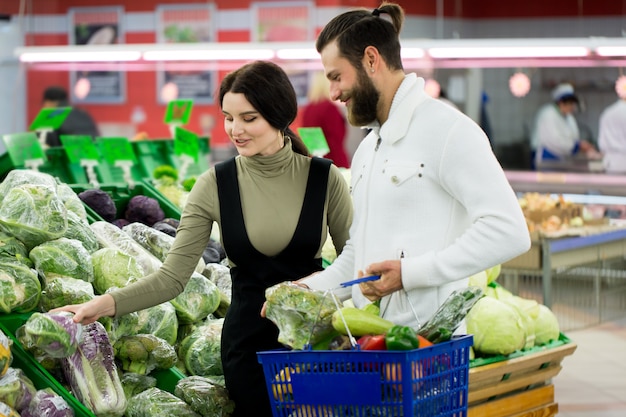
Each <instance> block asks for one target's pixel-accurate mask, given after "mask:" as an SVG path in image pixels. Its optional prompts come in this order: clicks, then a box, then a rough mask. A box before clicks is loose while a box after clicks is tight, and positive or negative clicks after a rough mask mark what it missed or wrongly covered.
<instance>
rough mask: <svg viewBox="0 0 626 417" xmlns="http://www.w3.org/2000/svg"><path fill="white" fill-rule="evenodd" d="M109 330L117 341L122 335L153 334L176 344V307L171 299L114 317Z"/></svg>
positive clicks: (112, 339)
mask: <svg viewBox="0 0 626 417" xmlns="http://www.w3.org/2000/svg"><path fill="white" fill-rule="evenodd" d="M111 327H112V328H111V331H110V332H109V334H110V337H111V341H112V342H113V343H115V341H116V340H117V339H119V338H120V337H122V336H131V335H135V334H144V333H148V334H153V335H155V336H157V337H160V338H161V339H164V340H165V341H167V343H169V344H170V345H174V344H175V343H176V340H177V336H178V317H177V316H176V309H174V306H173V305H172V303H170V302H169V301H167V302H165V303H161V304H158V305H156V306H153V307H149V308H146V309H143V310H139V311H136V312H134V313H129V314H125V315H123V316H121V317H116V318H115V319H113V324H112V326H111Z"/></svg>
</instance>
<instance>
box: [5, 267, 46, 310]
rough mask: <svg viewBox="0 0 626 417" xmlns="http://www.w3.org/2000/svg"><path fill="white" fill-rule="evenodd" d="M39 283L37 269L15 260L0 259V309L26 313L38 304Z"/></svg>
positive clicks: (39, 294) (39, 295)
mask: <svg viewBox="0 0 626 417" xmlns="http://www.w3.org/2000/svg"><path fill="white" fill-rule="evenodd" d="M40 297H41V283H40V281H39V276H38V275H37V271H35V270H34V269H32V268H29V267H27V266H26V265H24V264H22V263H20V262H17V261H7V260H6V259H5V260H0V311H1V312H3V313H27V312H29V311H33V310H34V309H35V308H36V307H37V305H38V304H39V299H40Z"/></svg>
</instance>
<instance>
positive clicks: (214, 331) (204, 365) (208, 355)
mask: <svg viewBox="0 0 626 417" xmlns="http://www.w3.org/2000/svg"><path fill="white" fill-rule="evenodd" d="M223 324H224V319H217V320H209V321H207V322H206V323H203V324H202V325H200V326H198V327H196V328H195V329H194V330H193V331H192V332H191V334H190V335H189V336H187V337H186V338H184V339H183V341H182V342H181V343H180V345H179V347H178V356H179V357H180V359H181V360H182V361H183V363H184V364H185V369H186V370H187V372H188V373H189V374H190V375H200V376H213V375H223V374H224V369H223V368H222V359H221V356H220V352H221V348H220V342H221V340H222V325H223Z"/></svg>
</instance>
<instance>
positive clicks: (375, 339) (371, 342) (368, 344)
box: [356, 334, 387, 350]
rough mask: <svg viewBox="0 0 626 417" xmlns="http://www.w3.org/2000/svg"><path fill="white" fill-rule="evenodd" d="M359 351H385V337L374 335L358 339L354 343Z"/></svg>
mask: <svg viewBox="0 0 626 417" xmlns="http://www.w3.org/2000/svg"><path fill="white" fill-rule="evenodd" d="M356 342H357V344H358V345H359V346H360V348H361V350H387V347H386V346H385V335H384V334H374V335H370V334H368V335H365V336H361V337H359V339H358V340H357V341H356Z"/></svg>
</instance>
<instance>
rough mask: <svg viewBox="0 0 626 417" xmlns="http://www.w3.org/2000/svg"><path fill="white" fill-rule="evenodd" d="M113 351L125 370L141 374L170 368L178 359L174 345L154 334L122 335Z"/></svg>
mask: <svg viewBox="0 0 626 417" xmlns="http://www.w3.org/2000/svg"><path fill="white" fill-rule="evenodd" d="M113 352H114V353H115V358H116V359H117V360H118V361H119V362H120V363H121V364H122V370H123V371H125V372H134V373H137V374H141V375H147V374H149V373H150V372H152V371H153V370H155V369H169V368H171V367H173V366H174V365H175V364H176V360H177V359H178V357H177V356H176V350H174V347H173V346H172V345H170V344H169V343H167V342H166V341H165V340H164V339H161V338H160V337H157V336H155V335H153V334H136V335H132V336H122V337H120V338H119V339H118V340H117V341H116V342H115V343H114V344H113Z"/></svg>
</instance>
